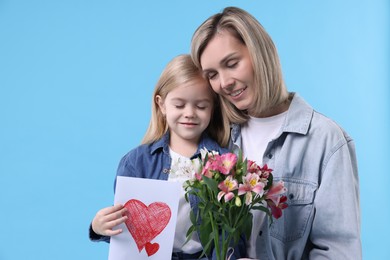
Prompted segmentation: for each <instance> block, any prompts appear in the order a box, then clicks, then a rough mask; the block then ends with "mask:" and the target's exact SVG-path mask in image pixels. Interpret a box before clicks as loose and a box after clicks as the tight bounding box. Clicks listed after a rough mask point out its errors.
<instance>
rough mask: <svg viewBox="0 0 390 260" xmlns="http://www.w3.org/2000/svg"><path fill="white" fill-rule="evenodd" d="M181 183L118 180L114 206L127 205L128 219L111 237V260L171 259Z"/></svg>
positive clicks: (128, 178)
mask: <svg viewBox="0 0 390 260" xmlns="http://www.w3.org/2000/svg"><path fill="white" fill-rule="evenodd" d="M181 189H182V187H181V184H180V183H178V182H168V181H163V180H151V179H142V178H132V177H122V176H118V177H117V182H116V190H115V199H114V203H115V204H119V203H120V204H122V205H125V207H126V208H127V215H128V220H127V221H126V223H123V224H121V225H119V226H118V227H116V228H121V229H122V230H123V232H122V233H121V234H119V235H116V236H112V237H111V240H110V248H109V256H108V259H109V260H122V259H123V260H125V259H126V260H128V259H131V260H141V259H148V260H149V259H150V260H161V259H171V257H172V248H173V240H174V236H175V228H176V219H177V210H178V205H179V197H180V192H181Z"/></svg>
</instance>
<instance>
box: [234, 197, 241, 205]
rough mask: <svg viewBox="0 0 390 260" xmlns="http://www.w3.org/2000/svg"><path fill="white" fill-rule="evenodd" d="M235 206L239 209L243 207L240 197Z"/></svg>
mask: <svg viewBox="0 0 390 260" xmlns="http://www.w3.org/2000/svg"><path fill="white" fill-rule="evenodd" d="M235 204H236V206H237V207H241V205H242V203H241V199H240V197H239V196H237V197H236V200H235Z"/></svg>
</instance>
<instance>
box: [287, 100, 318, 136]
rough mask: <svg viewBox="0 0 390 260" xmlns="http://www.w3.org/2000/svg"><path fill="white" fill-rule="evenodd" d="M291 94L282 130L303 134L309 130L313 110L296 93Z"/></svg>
mask: <svg viewBox="0 0 390 260" xmlns="http://www.w3.org/2000/svg"><path fill="white" fill-rule="evenodd" d="M292 95H294V96H293V99H292V100H291V104H290V107H289V109H288V111H287V115H286V120H285V122H284V124H283V126H282V131H283V132H292V133H298V134H303V135H305V134H307V132H308V131H309V126H310V122H311V119H312V117H313V113H314V110H313V108H312V107H311V106H310V105H309V104H308V103H306V101H305V100H303V98H301V97H300V96H299V95H298V94H297V93H292Z"/></svg>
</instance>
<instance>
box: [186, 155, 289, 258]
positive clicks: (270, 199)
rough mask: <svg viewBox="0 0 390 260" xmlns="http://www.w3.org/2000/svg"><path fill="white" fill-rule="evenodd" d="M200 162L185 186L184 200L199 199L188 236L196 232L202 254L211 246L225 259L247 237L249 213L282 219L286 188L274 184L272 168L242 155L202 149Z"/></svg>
mask: <svg viewBox="0 0 390 260" xmlns="http://www.w3.org/2000/svg"><path fill="white" fill-rule="evenodd" d="M199 160H200V163H199V167H198V168H199V169H198V171H197V172H195V177H194V178H193V179H190V180H188V181H186V182H185V184H184V188H185V191H186V195H185V196H186V199H187V201H188V200H189V196H190V195H194V196H196V197H197V200H198V208H197V209H196V210H195V213H194V212H191V216H190V218H191V222H192V226H191V227H190V229H189V230H188V232H187V237H188V238H189V237H191V235H192V233H193V232H198V233H199V238H200V240H201V243H202V245H203V246H204V250H203V254H206V255H208V254H210V252H211V249H212V248H213V247H214V249H215V251H216V256H217V259H218V260H226V259H227V252H228V251H229V249H230V248H231V247H234V246H235V245H237V244H238V242H239V240H240V236H242V235H245V236H246V238H248V237H249V236H250V232H251V228H252V213H251V210H261V211H264V212H265V213H266V214H267V215H268V216H269V218H270V219H271V223H272V218H273V217H274V218H279V217H281V216H282V210H283V209H284V208H286V207H287V204H286V201H287V198H286V196H284V195H283V194H284V193H285V192H286V188H285V187H284V183H283V182H282V181H280V182H278V183H273V177H272V169H270V168H268V167H267V165H264V166H263V167H260V166H258V165H257V164H256V163H255V162H253V161H250V160H247V159H243V157H242V153H241V152H239V154H238V156H237V155H236V154H234V153H225V154H221V155H219V154H218V153H216V152H214V151H208V150H202V151H201V158H199Z"/></svg>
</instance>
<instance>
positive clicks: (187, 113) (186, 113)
mask: <svg viewBox="0 0 390 260" xmlns="http://www.w3.org/2000/svg"><path fill="white" fill-rule="evenodd" d="M184 116H185V117H188V118H191V117H194V116H195V109H194V108H193V107H192V106H186V109H185V111H184Z"/></svg>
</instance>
